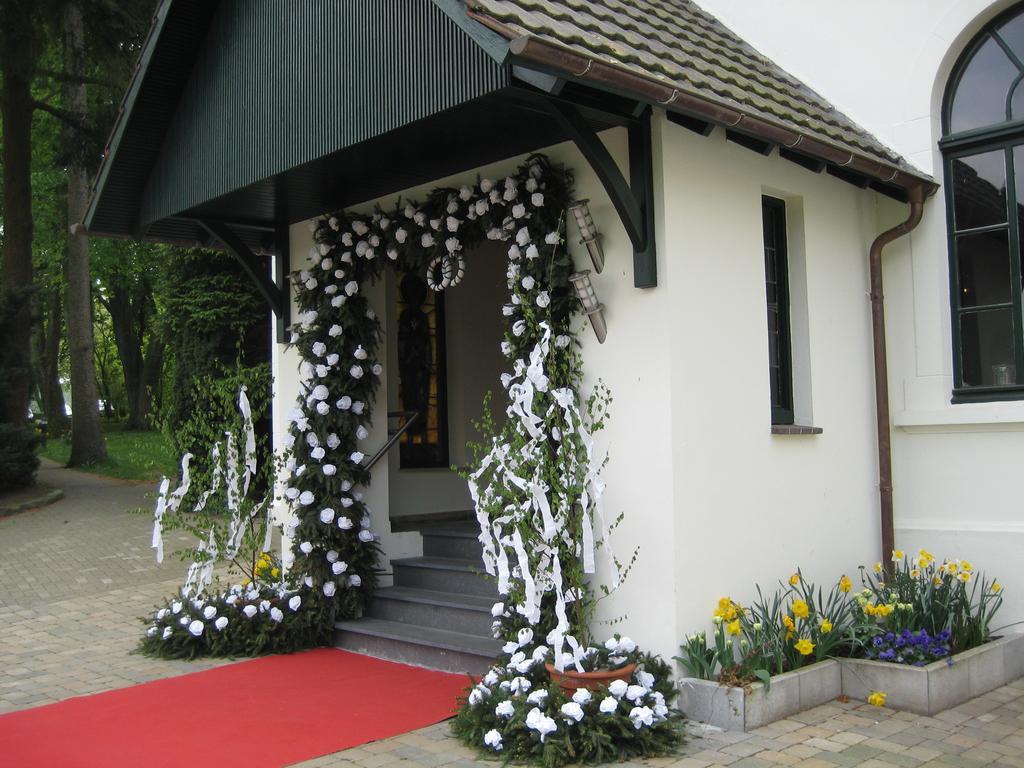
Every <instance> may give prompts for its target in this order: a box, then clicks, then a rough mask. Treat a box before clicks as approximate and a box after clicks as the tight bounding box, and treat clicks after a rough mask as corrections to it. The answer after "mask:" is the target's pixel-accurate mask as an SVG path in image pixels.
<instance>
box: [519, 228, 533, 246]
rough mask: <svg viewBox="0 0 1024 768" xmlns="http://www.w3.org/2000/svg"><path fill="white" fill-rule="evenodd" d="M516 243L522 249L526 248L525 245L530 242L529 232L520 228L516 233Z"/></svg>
mask: <svg viewBox="0 0 1024 768" xmlns="http://www.w3.org/2000/svg"><path fill="white" fill-rule="evenodd" d="M516 242H517V243H519V245H521V246H522V247H524V248H525V247H526V244H527V243H529V242H530V230H529V229H527V228H526V227H522V228H521V229H520V230H519V231H518V232H516Z"/></svg>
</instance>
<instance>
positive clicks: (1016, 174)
mask: <svg viewBox="0 0 1024 768" xmlns="http://www.w3.org/2000/svg"><path fill="white" fill-rule="evenodd" d="M1013 178H1014V187H1015V188H1016V191H1017V238H1018V240H1020V238H1021V237H1022V236H1024V146H1020V147H1014V148H1013Z"/></svg>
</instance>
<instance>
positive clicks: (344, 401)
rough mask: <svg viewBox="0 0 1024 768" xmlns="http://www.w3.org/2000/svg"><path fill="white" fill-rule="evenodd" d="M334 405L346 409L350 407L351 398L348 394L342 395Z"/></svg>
mask: <svg viewBox="0 0 1024 768" xmlns="http://www.w3.org/2000/svg"><path fill="white" fill-rule="evenodd" d="M336 405H337V406H338V407H339V408H340V409H341V410H343V411H347V410H348V409H349V408H351V407H352V398H351V397H349V396H348V395H343V396H342V398H341V399H340V400H339V401H338V402H337V403H336Z"/></svg>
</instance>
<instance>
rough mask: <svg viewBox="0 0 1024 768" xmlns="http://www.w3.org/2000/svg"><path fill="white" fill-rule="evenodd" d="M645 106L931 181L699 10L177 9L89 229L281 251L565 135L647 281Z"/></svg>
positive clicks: (161, 21) (869, 169)
mask: <svg viewBox="0 0 1024 768" xmlns="http://www.w3.org/2000/svg"><path fill="white" fill-rule="evenodd" d="M652 107H661V108H664V109H665V110H666V111H667V112H668V115H669V118H670V119H671V120H673V121H674V122H677V123H678V124H680V125H682V126H684V127H686V128H689V129H691V130H694V131H698V132H700V133H704V134H707V133H708V132H710V130H711V129H712V128H713V127H714V126H716V125H722V126H725V128H726V131H727V137H728V138H729V139H730V140H732V141H735V142H737V143H739V144H742V145H743V146H746V147H748V148H750V149H752V150H754V151H758V152H762V153H767V152H770V151H771V150H772V149H773V148H774V147H776V146H777V147H779V152H780V155H781V156H782V157H784V158H786V159H788V160H792V161H793V162H797V163H799V164H801V165H803V166H805V167H807V168H808V169H810V170H811V171H813V172H823V171H824V172H829V173H832V174H833V175H835V176H837V177H839V178H841V179H843V180H844V181H848V182H850V183H855V184H858V185H859V186H864V187H866V186H871V187H873V188H875V189H877V190H878V191H880V192H883V193H885V194H888V195H891V196H894V197H897V198H905V190H906V189H908V188H910V187H911V186H915V185H921V184H929V185H930V184H932V182H931V180H930V179H929V178H928V177H927V176H925V175H924V174H922V173H920V172H919V171H917V170H916V169H914V168H913V167H912V166H910V165H909V164H907V163H906V162H905V161H904V160H903V159H902V158H900V157H899V156H898V155H896V154H895V153H894V152H892V151H891V150H889V149H888V148H886V147H885V146H884V145H883V144H881V142H879V141H878V140H877V139H875V138H874V137H873V136H871V134H869V133H868V132H867V131H865V130H864V129H862V128H860V127H859V126H857V125H856V124H855V123H854V122H853V121H851V120H850V119H849V118H847V117H846V116H844V115H842V114H841V113H839V112H838V111H836V110H835V109H833V108H832V107H831V106H830V105H829V104H828V102H827V101H826V100H825V99H823V98H822V97H821V96H819V95H818V94H816V93H815V92H814V91H812V90H811V89H810V88H808V87H807V86H806V85H803V84H802V83H800V82H799V81H798V80H796V79H795V78H793V77H792V76H791V75H788V74H787V73H785V72H784V71H783V70H781V69H780V68H779V67H777V66H776V65H774V64H773V63H771V62H770V61H768V60H767V59H765V58H764V57H763V56H761V55H760V54H758V53H757V52H756V51H754V49H753V48H751V47H750V46H749V45H747V44H746V43H744V42H743V41H742V40H740V39H739V38H738V37H736V36H735V35H734V34H733V33H731V32H730V31H729V30H728V29H726V28H725V27H724V26H722V25H721V24H720V23H719V22H718V21H717V20H715V19H714V18H713V17H711V16H709V15H708V14H706V13H704V12H703V11H701V10H700V9H699V8H698V7H697V6H696V5H695V4H693V3H691V2H688V0H644V2H624V1H623V0H602V1H601V2H582V0H558V1H555V0H163V2H162V3H161V5H160V6H159V9H158V10H157V13H156V14H155V16H154V22H153V26H152V29H151V31H150V34H149V37H148V38H147V40H146V43H145V45H144V48H143V51H142V54H141V57H140V60H139V65H138V68H137V71H136V73H135V76H134V78H133V80H132V83H131V85H130V87H129V89H128V92H127V94H126V95H125V99H124V103H123V105H122V109H121V112H120V115H119V118H118V121H117V123H116V125H115V127H114V130H113V133H112V135H111V138H110V141H109V144H108V146H107V149H106V151H105V155H104V160H103V164H102V166H101V168H100V172H99V174H98V175H97V178H96V182H95V187H94V191H93V196H92V200H91V203H90V206H89V209H88V212H87V214H86V217H85V221H84V225H85V227H86V229H87V230H88V231H89V232H90V233H92V234H96V235H104V236H115V237H130V238H136V239H146V240H156V241H164V242H173V243H182V244H190V245H197V244H198V245H205V246H208V247H217V248H227V249H228V250H230V251H232V252H234V253H235V254H236V256H240V257H247V258H248V257H252V255H253V253H260V252H263V253H272V252H273V253H276V254H278V255H280V254H281V252H282V250H283V248H284V247H285V245H284V243H286V238H284V237H283V235H282V233H283V231H284V229H285V228H286V227H287V226H288V225H289V224H292V223H295V222H297V221H302V220H304V219H307V218H310V217H312V216H315V215H318V214H321V213H323V212H324V211H327V210H333V209H337V208H341V207H344V206H348V205H351V204H353V203H357V202H361V201H364V200H368V199H372V198H374V197H378V196H381V195H385V194H387V193H389V192H392V191H396V190H400V189H403V188H405V187H409V186H412V185H415V184H419V183H424V182H428V181H431V180H433V179H436V178H439V177H441V176H444V175H447V174H451V173H455V172H459V171H462V170H468V169H471V168H473V167H476V166H479V165H482V164H484V163H488V162H493V161H496V160H500V159H503V158H507V157H512V156H515V155H518V154H521V153H524V152H528V151H530V150H535V149H539V148H542V147H544V146H549V145H551V144H554V143H557V142H560V141H565V140H572V141H574V142H576V144H577V145H578V146H579V148H580V150H581V152H582V154H583V155H584V157H586V159H587V160H588V162H590V163H591V164H592V165H593V166H594V168H595V170H596V171H597V173H598V176H599V177H600V178H601V180H602V182H603V183H604V185H605V187H606V188H607V189H608V191H609V195H610V197H611V199H612V201H613V203H614V204H615V206H616V208H617V210H618V212H619V214H620V216H621V217H622V219H623V222H624V224H625V227H626V230H627V233H628V234H629V236H630V238H631V240H632V242H633V246H634V249H635V252H636V254H635V258H634V273H635V281H636V284H637V285H638V286H640V287H647V286H651V285H654V284H656V275H655V274H654V242H653V230H654V227H653V219H652V216H653V205H651V201H650V197H651V188H650V185H651V181H650V178H651V173H650V172H651V168H650V162H651V157H650V128H649V122H648V118H649V115H650V112H651V108H652ZM612 126H625V127H627V128H628V129H629V131H630V168H629V178H630V180H631V183H627V182H626V181H625V175H624V174H623V172H622V170H621V169H619V168H618V167H617V166H616V164H615V162H614V161H613V160H612V159H611V157H610V156H609V155H608V153H607V152H606V151H605V150H604V147H603V145H602V144H601V142H600V141H599V140H598V139H597V137H596V132H597V131H600V130H603V129H605V128H609V127H612ZM250 266H251V267H252V268H253V271H254V273H257V272H260V271H261V267H260V265H259V264H256V263H255V262H253V261H251V258H250ZM281 266H284V267H286V266H287V265H286V264H283V265H281ZM278 275H279V276H280V275H281V270H278ZM263 281H264V288H265V292H266V293H268V296H269V294H272V293H273V289H274V286H271V285H269V284H268V283H267V279H266V278H265V277H264V278H263ZM278 300H280V296H278Z"/></svg>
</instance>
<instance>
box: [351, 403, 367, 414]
mask: <svg viewBox="0 0 1024 768" xmlns="http://www.w3.org/2000/svg"><path fill="white" fill-rule="evenodd" d="M365 406H366V403H364V402H363V401H362V400H356V401H355V402H354V403H352V413H354V414H356V415H357V416H358V415H359V414H361V413H362V412H363V408H364V407H365Z"/></svg>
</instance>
